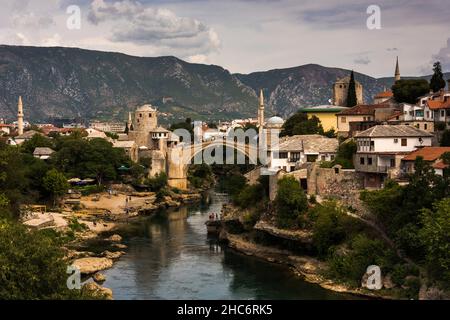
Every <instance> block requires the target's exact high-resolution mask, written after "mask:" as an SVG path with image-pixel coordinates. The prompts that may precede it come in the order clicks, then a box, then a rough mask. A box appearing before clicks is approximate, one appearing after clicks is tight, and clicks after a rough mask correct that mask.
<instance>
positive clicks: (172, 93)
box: [0, 46, 257, 120]
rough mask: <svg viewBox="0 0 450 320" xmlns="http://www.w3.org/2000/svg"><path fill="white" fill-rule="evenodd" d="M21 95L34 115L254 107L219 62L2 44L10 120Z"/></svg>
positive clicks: (223, 112) (223, 113) (2, 99)
mask: <svg viewBox="0 0 450 320" xmlns="http://www.w3.org/2000/svg"><path fill="white" fill-rule="evenodd" d="M19 95H22V96H23V98H24V104H25V113H26V116H27V117H28V118H29V119H33V120H46V119H48V118H61V117H63V118H74V117H76V118H81V119H89V118H111V117H114V118H120V119H126V112H127V111H128V110H133V109H134V108H135V107H136V106H137V105H140V104H144V103H149V102H150V103H153V104H156V105H158V106H159V107H160V110H161V111H162V112H166V113H167V114H168V116H169V117H170V116H172V117H180V118H183V117H184V116H192V117H202V118H205V117H211V118H214V117H217V118H219V116H220V117H224V118H227V117H234V116H237V115H241V114H242V115H251V114H253V113H250V111H253V110H252V109H255V107H254V106H255V105H257V98H256V94H255V93H254V92H253V90H252V89H250V88H249V87H247V86H245V85H243V84H242V83H241V82H240V80H239V79H238V78H237V77H236V76H234V75H232V74H230V73H229V72H228V71H227V70H225V69H223V68H221V67H218V66H206V65H198V64H190V63H186V62H184V61H182V60H179V59H177V58H175V57H159V58H138V57H131V56H126V55H123V54H117V53H106V52H96V51H87V50H80V49H69V48H32V47H10V46H0V114H1V115H2V116H3V117H7V118H10V119H11V118H13V117H15V114H16V113H17V111H16V105H17V97H18V96H19ZM163 100H164V102H165V103H163ZM0 117H1V116H0Z"/></svg>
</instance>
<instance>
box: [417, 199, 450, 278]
mask: <svg viewBox="0 0 450 320" xmlns="http://www.w3.org/2000/svg"><path fill="white" fill-rule="evenodd" d="M420 218H421V222H422V224H423V228H422V229H421V230H420V233H419V236H420V239H421V240H422V242H423V244H424V246H425V249H426V250H425V252H426V260H427V264H428V266H429V270H430V272H431V273H432V274H433V275H434V277H435V278H439V279H441V280H442V281H443V282H444V283H446V284H447V287H450V198H446V199H443V200H441V201H439V202H436V203H435V205H434V206H433V209H432V210H430V209H423V210H421V215H420Z"/></svg>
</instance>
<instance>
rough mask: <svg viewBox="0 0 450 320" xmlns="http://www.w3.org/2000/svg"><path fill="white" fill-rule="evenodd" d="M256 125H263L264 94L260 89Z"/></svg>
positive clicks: (261, 126)
mask: <svg viewBox="0 0 450 320" xmlns="http://www.w3.org/2000/svg"><path fill="white" fill-rule="evenodd" d="M258 126H259V127H260V128H263V127H264V94H263V91H262V89H261V91H260V92H259V108H258Z"/></svg>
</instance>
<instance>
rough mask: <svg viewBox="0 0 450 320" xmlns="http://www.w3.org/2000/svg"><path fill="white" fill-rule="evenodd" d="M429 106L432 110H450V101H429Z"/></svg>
mask: <svg viewBox="0 0 450 320" xmlns="http://www.w3.org/2000/svg"><path fill="white" fill-rule="evenodd" d="M427 105H428V108H430V109H431V110H437V109H450V99H448V100H447V101H445V102H444V101H441V100H428V101H427Z"/></svg>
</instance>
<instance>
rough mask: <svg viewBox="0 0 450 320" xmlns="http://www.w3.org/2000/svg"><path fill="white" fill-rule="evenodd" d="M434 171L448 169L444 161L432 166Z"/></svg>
mask: <svg viewBox="0 0 450 320" xmlns="http://www.w3.org/2000/svg"><path fill="white" fill-rule="evenodd" d="M432 167H433V168H434V169H445V168H448V164H445V163H444V161H442V160H440V161H438V162H436V163H434V164H433V165H432Z"/></svg>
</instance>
